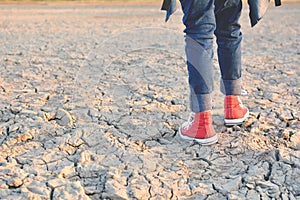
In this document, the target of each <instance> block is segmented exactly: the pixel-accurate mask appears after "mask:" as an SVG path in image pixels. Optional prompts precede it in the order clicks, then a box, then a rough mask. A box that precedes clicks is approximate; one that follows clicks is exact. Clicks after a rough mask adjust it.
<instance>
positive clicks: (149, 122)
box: [0, 5, 300, 200]
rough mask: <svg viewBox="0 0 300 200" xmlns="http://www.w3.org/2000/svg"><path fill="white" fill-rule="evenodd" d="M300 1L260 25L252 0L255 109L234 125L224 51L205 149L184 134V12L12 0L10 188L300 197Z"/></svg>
mask: <svg viewBox="0 0 300 200" xmlns="http://www.w3.org/2000/svg"><path fill="white" fill-rule="evenodd" d="M299 8H300V6H299V5H294V6H288V5H286V6H283V7H281V8H276V9H274V8H271V9H270V10H269V11H268V13H267V15H266V17H265V18H264V19H263V21H262V22H260V24H259V25H258V26H257V27H255V28H254V29H251V28H250V27H249V25H248V24H249V21H248V18H247V15H248V13H247V9H246V8H245V9H244V11H243V16H242V24H243V34H244V44H243V46H244V52H243V55H244V56H243V63H244V68H243V75H244V80H243V82H244V89H245V90H246V91H247V95H246V96H244V97H243V101H244V103H245V104H246V105H247V106H248V107H249V109H250V111H251V113H250V117H249V119H248V120H247V122H246V123H245V124H244V125H243V126H240V127H239V126H236V127H224V126H223V122H222V118H223V114H222V98H223V97H222V95H221V94H220V92H219V91H218V81H219V76H220V75H219V72H218V66H217V60H215V66H214V67H215V69H214V70H215V73H216V74H215V84H216V87H215V91H214V97H215V98H214V102H213V103H214V126H215V128H216V129H217V131H218V132H219V138H220V139H219V142H218V143H217V144H216V145H214V146H211V147H204V146H201V145H199V144H197V143H194V142H186V141H182V140H180V139H179V138H178V136H177V132H178V128H179V126H180V124H181V123H182V122H183V121H185V120H186V119H187V117H188V114H189V113H188V112H189V109H188V106H187V105H188V89H187V87H188V85H187V72H186V67H185V58H184V43H183V41H184V40H183V33H182V30H183V26H182V24H181V17H182V13H181V12H180V11H178V12H177V13H176V14H175V15H174V16H172V18H171V21H170V22H168V23H167V24H166V23H164V13H162V12H161V11H160V10H159V9H160V8H159V6H157V7H156V6H128V7H118V6H91V5H90V6H9V5H7V6H0V10H1V12H0V30H1V31H0V44H1V48H0V56H1V57H0V68H1V76H0V93H1V98H0V199H14V200H15V199H155V200H156V199H207V200H209V199H211V200H215V199H263V200H268V199H283V200H298V199H300V132H299V130H300V123H299V118H300V113H299V107H300V106H299V96H300V89H299V88H300V87H299V86H300V85H299V80H298V79H299V73H300V71H299V64H300V63H299V52H300V51H299V32H300V30H299V26H298V24H297V20H290V19H299V17H300V16H299V13H300V12H299ZM278 16H280V18H278ZM275 18H276V21H275V20H273V19H275Z"/></svg>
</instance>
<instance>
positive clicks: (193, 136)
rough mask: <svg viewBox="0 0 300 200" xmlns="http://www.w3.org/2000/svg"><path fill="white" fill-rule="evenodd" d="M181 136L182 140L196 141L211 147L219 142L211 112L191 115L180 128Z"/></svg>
mask: <svg viewBox="0 0 300 200" xmlns="http://www.w3.org/2000/svg"><path fill="white" fill-rule="evenodd" d="M179 135H180V137H181V138H182V139H185V140H195V141H196V142H198V143H200V144H202V145H210V144H214V143H216V142H217V141H218V135H217V134H216V132H215V129H214V127H213V125H212V117H211V112H210V111H206V112H199V113H195V114H194V116H193V115H190V117H189V120H188V121H187V122H184V123H183V124H182V126H181V127H180V129H179Z"/></svg>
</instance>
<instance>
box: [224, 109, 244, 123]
mask: <svg viewBox="0 0 300 200" xmlns="http://www.w3.org/2000/svg"><path fill="white" fill-rule="evenodd" d="M248 116H249V110H247V113H246V114H245V115H244V117H243V118H239V119H224V124H225V125H226V126H234V125H240V124H243V123H244V121H245V119H246V118H247V117H248Z"/></svg>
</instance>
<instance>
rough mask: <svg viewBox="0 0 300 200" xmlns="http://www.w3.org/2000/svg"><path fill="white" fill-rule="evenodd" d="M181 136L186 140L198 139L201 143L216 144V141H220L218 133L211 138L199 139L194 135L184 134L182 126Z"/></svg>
mask: <svg viewBox="0 0 300 200" xmlns="http://www.w3.org/2000/svg"><path fill="white" fill-rule="evenodd" d="M179 136H180V137H181V138H182V139H184V140H189V141H196V142H197V143H199V144H201V145H211V144H214V143H216V142H218V135H217V134H216V135H214V136H213V137H210V138H205V139H197V138H192V137H189V136H185V135H182V133H181V127H180V129H179Z"/></svg>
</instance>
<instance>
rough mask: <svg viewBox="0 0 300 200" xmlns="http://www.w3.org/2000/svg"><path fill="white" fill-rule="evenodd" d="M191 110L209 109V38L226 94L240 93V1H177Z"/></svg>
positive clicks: (211, 51)
mask: <svg viewBox="0 0 300 200" xmlns="http://www.w3.org/2000/svg"><path fill="white" fill-rule="evenodd" d="M180 2H181V6H182V10H183V13H184V16H183V23H184V25H185V27H186V28H185V30H184V32H185V34H186V40H185V42H186V47H185V51H186V57H187V66H188V74H189V85H190V101H191V110H192V111H193V112H203V111H207V110H211V109H212V105H211V95H210V94H211V92H212V90H213V74H212V70H213V56H214V55H213V39H214V35H215V36H216V38H217V45H218V49H217V52H218V60H219V66H220V70H221V75H222V77H221V78H222V82H223V83H222V85H223V86H224V91H223V92H224V93H225V94H226V95H240V94H241V40H242V33H241V31H240V24H239V18H240V15H241V10H242V1H241V0H181V1H180Z"/></svg>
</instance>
